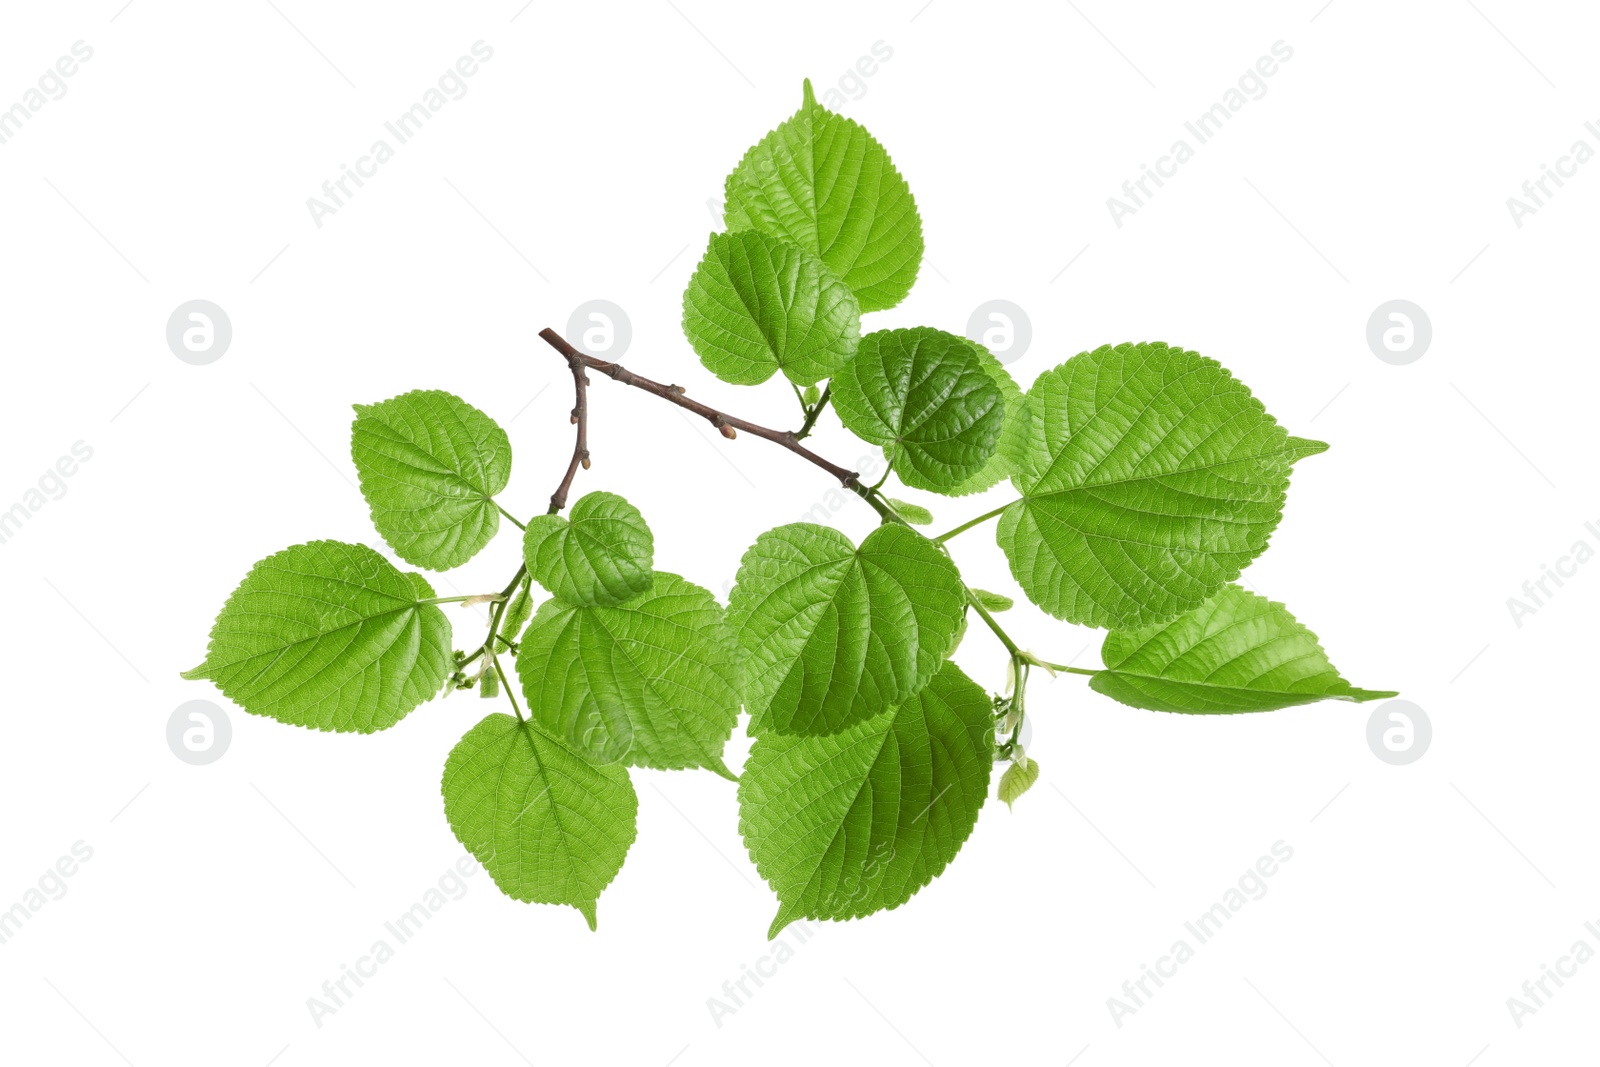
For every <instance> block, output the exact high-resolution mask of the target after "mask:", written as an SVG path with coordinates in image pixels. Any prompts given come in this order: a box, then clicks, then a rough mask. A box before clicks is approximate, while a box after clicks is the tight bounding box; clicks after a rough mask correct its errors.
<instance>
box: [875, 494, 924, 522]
mask: <svg viewBox="0 0 1600 1067" xmlns="http://www.w3.org/2000/svg"><path fill="white" fill-rule="evenodd" d="M883 499H884V500H886V501H888V503H889V506H890V507H891V508H894V510H895V513H896V514H898V515H899V516H900V517H901V518H902V519H904V520H906V521H907V522H909V523H911V524H912V525H913V526H926V525H928V524H929V523H930V522H932V521H933V512H931V511H929V510H928V509H927V508H925V507H923V506H922V505H921V504H913V503H911V502H910V501H909V500H896V499H895V498H894V497H892V496H886V497H884V498H883Z"/></svg>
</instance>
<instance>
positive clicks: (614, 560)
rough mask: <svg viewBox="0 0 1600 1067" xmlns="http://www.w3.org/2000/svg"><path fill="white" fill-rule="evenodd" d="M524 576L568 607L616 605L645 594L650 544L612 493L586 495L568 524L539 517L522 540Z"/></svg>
mask: <svg viewBox="0 0 1600 1067" xmlns="http://www.w3.org/2000/svg"><path fill="white" fill-rule="evenodd" d="M522 554H523V559H524V560H525V562H526V563H527V564H528V573H529V574H531V575H533V577H534V579H535V580H536V581H538V583H539V584H540V585H542V586H544V587H545V588H546V589H548V590H549V591H550V593H551V595H552V596H557V597H560V598H561V599H562V600H565V601H566V602H567V603H569V604H578V605H595V604H620V603H622V602H623V601H624V600H628V599H631V598H632V597H636V596H638V595H639V594H640V593H643V592H644V591H645V590H647V589H649V588H650V565H651V562H652V561H653V559H654V558H655V538H654V537H653V536H652V535H651V533H650V527H649V526H647V525H646V524H645V521H644V516H643V515H641V514H639V509H638V508H636V507H634V506H633V505H632V504H630V503H628V502H627V501H626V500H624V499H622V497H620V496H618V495H617V494H615V493H586V494H584V496H583V497H582V498H581V499H580V500H579V501H578V502H577V503H576V504H574V505H572V518H571V520H570V521H569V520H567V519H564V518H562V517H561V516H560V515H538V516H535V517H534V518H533V519H531V520H530V521H529V522H528V529H527V530H526V531H525V532H524V533H523V535H522Z"/></svg>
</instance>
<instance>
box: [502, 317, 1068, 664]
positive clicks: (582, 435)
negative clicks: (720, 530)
mask: <svg viewBox="0 0 1600 1067" xmlns="http://www.w3.org/2000/svg"><path fill="white" fill-rule="evenodd" d="M539 336H540V337H542V338H544V340H545V343H546V344H548V345H549V346H550V347H551V348H553V349H555V350H556V351H557V352H560V353H561V354H562V355H563V356H565V357H566V360H567V365H568V366H569V367H571V368H572V376H573V379H574V381H576V382H577V383H578V385H577V388H578V406H577V407H575V408H573V410H572V417H573V421H574V422H576V423H577V424H578V449H577V451H576V452H574V453H573V458H572V466H571V467H570V468H569V469H568V470H567V477H566V479H565V480H564V481H563V482H562V483H561V488H560V489H558V490H556V495H555V496H553V497H551V498H550V504H551V507H550V510H551V512H555V511H558V510H560V505H561V504H564V503H565V501H566V492H567V488H568V487H569V486H570V485H571V483H572V476H573V474H574V473H576V471H577V465H578V460H579V459H580V457H581V458H582V459H583V460H584V466H585V467H587V466H588V465H589V464H588V457H589V452H588V449H587V445H586V430H587V425H586V423H587V418H588V402H587V399H586V396H585V394H584V388H583V387H584V386H585V385H587V384H588V379H587V378H585V377H584V375H583V370H584V368H589V369H592V370H597V371H599V372H600V373H601V374H604V375H605V376H606V377H608V378H610V379H612V380H613V381H618V382H621V383H622V384H623V385H631V386H633V387H634V388H635V389H643V390H644V391H645V392H647V393H651V394H653V395H655V396H658V397H660V398H661V399H662V400H665V401H667V402H668V403H669V404H676V405H677V406H678V407H680V408H683V409H684V410H685V411H692V412H694V413H695V414H696V415H699V416H700V417H701V418H703V419H705V420H706V421H707V422H709V423H711V425H713V426H715V427H716V428H717V429H718V430H720V431H721V432H722V436H724V437H726V438H729V439H730V440H731V439H732V438H734V437H735V436H736V433H735V431H737V430H743V431H745V432H746V433H750V434H754V435H756V436H757V437H764V438H766V439H767V440H768V441H771V442H773V443H775V444H780V445H782V446H783V447H784V448H787V449H788V450H789V451H791V452H793V453H794V454H795V455H797V456H799V457H801V458H802V459H804V460H806V461H807V462H809V463H812V464H814V465H816V466H818V467H821V468H822V469H823V470H825V471H827V472H828V473H829V474H831V475H833V476H834V477H835V478H837V479H839V484H840V485H841V486H843V487H844V488H846V489H849V490H851V491H852V492H854V493H855V494H856V495H857V496H859V497H861V498H862V499H863V500H865V501H866V502H867V503H868V504H869V505H871V506H872V509H873V510H874V511H876V512H877V513H878V516H879V517H880V518H882V519H883V521H884V522H897V523H901V524H902V525H905V519H903V518H901V517H900V515H899V514H898V513H896V512H895V510H894V509H893V508H892V507H890V506H889V505H888V504H887V503H885V502H884V499H883V494H881V493H879V492H878V491H877V488H876V487H870V488H869V487H868V486H865V485H862V484H861V481H860V474H859V473H858V472H857V471H850V470H845V469H844V468H843V467H841V466H839V465H837V464H835V463H830V462H828V461H827V460H825V459H823V458H822V457H821V456H819V455H817V454H816V453H815V452H813V451H811V450H810V449H809V448H807V447H805V446H804V445H802V444H801V443H800V440H799V436H798V435H797V434H796V433H795V432H794V431H792V430H774V429H771V428H770V427H766V426H760V425H757V424H756V423H753V422H748V421H746V420H745V419H739V418H735V417H734V416H732V415H729V414H727V413H726V412H722V411H718V410H717V409H716V408H714V407H711V406H710V405H707V404H702V403H700V402H699V401H697V400H690V399H689V398H688V397H687V396H685V395H684V389H683V387H682V386H680V385H662V384H661V383H660V382H657V381H651V380H650V379H649V378H646V377H643V376H642V375H638V374H635V373H633V372H632V371H630V370H627V369H626V368H624V367H623V366H622V365H621V364H620V363H608V362H606V361H605V360H603V359H596V358H595V357H594V356H589V355H585V354H584V353H582V352H579V351H578V350H577V349H576V348H573V347H572V346H571V345H570V344H568V343H567V341H566V338H564V337H562V336H561V335H560V334H558V333H556V332H555V331H554V330H552V329H549V328H548V327H547V328H545V329H543V330H540V331H539ZM821 407H822V401H821V400H820V399H819V400H818V401H817V408H816V410H818V411H820V410H821ZM810 421H812V422H814V421H815V420H814V419H813V420H810ZM887 476H888V475H887V473H886V474H885V477H887ZM1000 510H1004V509H1000ZM997 514H999V511H994V512H990V513H989V514H988V515H984V516H980V517H979V518H977V519H974V520H973V521H972V522H970V523H967V524H966V525H965V526H962V527H959V528H957V529H956V530H953V531H951V532H950V533H949V534H946V535H945V536H944V537H940V538H937V539H935V538H929V540H932V541H933V542H934V543H935V544H941V546H942V542H943V541H944V540H945V537H953V536H954V535H955V534H957V533H960V532H961V531H962V530H965V529H967V528H968V527H970V526H974V525H976V524H977V523H979V522H982V521H983V520H984V519H988V518H992V517H993V516H994V515H997ZM907 529H910V527H909V526H907ZM912 532H914V533H917V534H918V536H926V535H925V534H922V533H921V531H916V530H913V531H912ZM962 588H963V589H966V593H967V599H968V601H969V602H970V603H971V605H972V607H973V608H974V609H975V610H976V611H977V613H978V617H979V618H981V619H982V620H983V621H984V622H985V623H986V624H987V625H988V627H989V629H990V630H992V631H994V635H995V636H996V637H998V638H999V639H1000V643H1001V644H1003V645H1004V646H1005V648H1006V652H1007V653H1008V654H1009V655H1010V656H1011V659H1012V662H1013V663H1014V664H1019V665H1020V666H1021V667H1022V668H1023V669H1024V670H1025V669H1026V666H1027V664H1028V663H1029V662H1031V660H1030V659H1029V658H1026V656H1027V654H1025V653H1024V652H1023V651H1022V650H1021V649H1020V648H1018V647H1017V644H1016V642H1015V641H1013V640H1011V638H1010V636H1008V635H1007V634H1006V632H1005V630H1004V629H1003V628H1002V627H1001V625H1000V624H999V622H997V621H996V620H995V617H994V616H993V615H991V614H990V613H989V611H988V610H987V609H986V608H985V607H984V606H983V604H981V603H980V602H979V601H978V598H977V597H976V596H975V595H974V594H973V592H972V590H971V589H970V588H967V586H966V583H964V582H963V583H962ZM508 595H509V594H508ZM1052 666H1054V664H1052ZM1060 669H1062V670H1068V671H1072V672H1073V673H1074V674H1093V673H1094V672H1093V671H1084V670H1082V669H1081V668H1073V667H1064V668H1060Z"/></svg>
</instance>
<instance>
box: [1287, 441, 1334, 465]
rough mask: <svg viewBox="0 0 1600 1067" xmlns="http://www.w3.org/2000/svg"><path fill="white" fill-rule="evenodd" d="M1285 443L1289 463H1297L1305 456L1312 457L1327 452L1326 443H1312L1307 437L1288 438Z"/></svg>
mask: <svg viewBox="0 0 1600 1067" xmlns="http://www.w3.org/2000/svg"><path fill="white" fill-rule="evenodd" d="M1287 443H1288V446H1289V462H1290V463H1298V462H1299V461H1300V460H1302V459H1305V458H1306V457H1307V456H1314V455H1316V454H1317V453H1319V452H1326V451H1327V450H1328V442H1326V441H1313V440H1311V438H1309V437H1290V438H1289V440H1288V442H1287Z"/></svg>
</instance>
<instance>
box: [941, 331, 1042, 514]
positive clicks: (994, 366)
mask: <svg viewBox="0 0 1600 1067" xmlns="http://www.w3.org/2000/svg"><path fill="white" fill-rule="evenodd" d="M972 347H973V349H974V350H976V351H977V353H978V365H979V366H980V367H982V368H983V372H984V373H985V374H987V375H988V376H989V380H990V381H992V382H994V384H995V387H996V388H998V389H999V390H1000V398H1001V401H1002V403H1003V406H1004V412H1005V417H1004V419H1003V420H1002V422H1001V425H1000V446H999V447H998V448H996V449H995V450H994V455H992V456H990V457H989V462H987V463H985V464H984V465H983V467H982V468H980V469H979V470H978V471H977V472H976V473H975V474H972V475H971V476H969V477H967V478H965V479H963V480H962V481H961V482H959V483H958V484H956V485H953V486H951V487H950V488H948V489H944V490H941V492H943V493H944V495H945V496H970V495H971V494H973V493H981V492H983V491H984V490H986V489H992V488H994V487H995V486H997V485H999V484H1000V483H1001V482H1003V481H1005V480H1006V479H1007V478H1009V477H1011V472H1012V461H1011V455H1012V450H1011V449H1009V448H1007V447H1006V441H1007V439H1008V438H1009V437H1010V436H1011V435H1012V434H1013V433H1015V432H1016V429H1017V427H1018V425H1019V418H1020V416H1021V413H1022V398H1023V392H1022V386H1020V385H1018V384H1017V380H1016V379H1015V378H1013V377H1011V374H1010V372H1009V371H1007V370H1006V368H1005V365H1004V364H1003V363H1001V362H1000V361H999V360H998V359H996V358H995V357H994V354H993V353H991V352H990V351H989V350H988V349H987V348H985V347H984V346H983V345H981V344H978V343H977V342H976V341H974V342H973V343H972Z"/></svg>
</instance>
